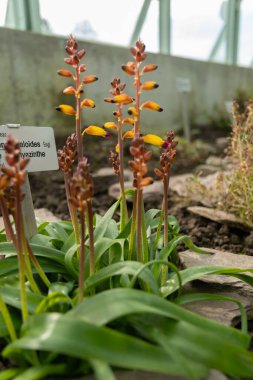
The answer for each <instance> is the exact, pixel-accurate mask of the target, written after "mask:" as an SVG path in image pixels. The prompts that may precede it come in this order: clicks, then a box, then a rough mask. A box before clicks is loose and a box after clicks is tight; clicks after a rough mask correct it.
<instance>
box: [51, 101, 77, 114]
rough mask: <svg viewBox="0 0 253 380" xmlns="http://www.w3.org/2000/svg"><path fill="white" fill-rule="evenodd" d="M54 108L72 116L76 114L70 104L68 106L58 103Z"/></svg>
mask: <svg viewBox="0 0 253 380" xmlns="http://www.w3.org/2000/svg"><path fill="white" fill-rule="evenodd" d="M55 109H56V111H60V112H62V113H64V114H65V115H71V116H74V115H75V114H76V111H75V109H74V108H73V107H72V106H69V105H68V104H60V105H59V106H58V107H56V108H55Z"/></svg>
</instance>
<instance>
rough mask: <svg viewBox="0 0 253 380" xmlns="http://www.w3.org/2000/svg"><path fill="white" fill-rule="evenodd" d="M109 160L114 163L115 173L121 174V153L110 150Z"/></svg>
mask: <svg viewBox="0 0 253 380" xmlns="http://www.w3.org/2000/svg"><path fill="white" fill-rule="evenodd" d="M109 160H110V161H111V163H112V167H113V170H114V173H115V174H116V175H119V172H120V159H119V155H118V154H117V153H114V152H112V151H111V152H110V157H109Z"/></svg>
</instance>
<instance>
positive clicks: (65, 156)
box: [56, 36, 176, 299]
mask: <svg viewBox="0 0 253 380" xmlns="http://www.w3.org/2000/svg"><path fill="white" fill-rule="evenodd" d="M66 52H67V54H68V55H69V57H68V58H65V62H66V63H67V64H68V65H70V66H72V67H73V69H74V70H73V71H74V72H73V71H69V70H65V69H61V70H59V71H58V74H59V75H61V76H64V77H68V78H70V77H71V78H72V79H73V80H74V82H75V87H73V86H68V87H67V88H66V89H65V90H64V91H63V93H65V94H71V95H74V96H75V99H76V108H74V107H72V106H69V105H67V104H61V105H60V106H59V107H57V108H56V109H57V110H58V111H61V112H63V113H64V114H66V115H71V116H75V118H76V132H75V134H72V135H71V136H69V137H68V139H67V141H66V146H65V147H64V148H63V149H62V150H59V152H58V158H59V165H60V168H61V170H62V171H63V173H64V180H65V187H66V195H67V199H68V205H69V212H70V216H71V219H72V221H73V226H74V230H75V236H76V243H77V244H81V246H82V244H84V238H83V237H82V236H81V235H82V233H85V232H84V231H85V224H83V223H84V222H83V221H81V218H83V215H84V210H85V213H86V215H87V224H88V226H89V249H90V274H93V273H94V271H95V259H94V257H95V252H94V237H93V224H92V209H91V197H92V192H91V191H88V193H89V194H90V197H86V199H85V200H82V202H83V204H82V207H80V199H79V200H77V198H78V196H79V195H80V194H79V195H77V189H79V188H81V185H80V184H81V183H82V186H87V188H88V187H89V186H90V184H91V177H89V178H90V179H89V181H87V178H86V179H85V180H84V179H83V180H82V181H81V179H80V169H77V171H78V172H79V175H77V176H78V178H79V180H78V181H77V182H78V183H79V185H77V183H76V185H75V186H73V176H75V175H74V164H75V160H76V157H77V158H78V161H79V163H80V162H81V161H82V162H83V136H84V135H85V134H90V135H94V136H102V137H107V136H108V135H109V134H108V132H107V131H106V130H108V129H109V130H116V131H117V140H118V143H117V146H116V148H115V152H111V155H110V159H111V161H112V164H113V167H114V171H115V173H116V174H117V176H118V179H119V184H120V190H121V213H120V225H119V230H120V232H122V231H123V230H124V228H125V227H126V226H127V224H128V223H129V216H128V209H127V202H126V195H125V188H124V149H123V143H124V140H125V139H132V146H131V148H130V153H131V155H132V157H133V159H132V160H130V161H129V166H130V169H131V170H132V172H133V177H134V179H133V188H134V196H133V198H134V199H133V210H132V217H131V220H130V223H131V227H130V233H129V236H128V242H129V250H128V259H129V260H132V259H133V258H134V259H136V260H137V261H140V262H144V263H147V262H148V261H149V259H150V255H149V247H148V240H147V233H146V226H145V210H144V203H143V188H144V187H145V186H148V185H150V184H152V183H153V178H152V177H150V176H147V174H148V165H147V164H148V161H149V160H150V158H151V155H152V152H151V151H150V150H147V149H146V145H145V144H151V145H154V146H158V147H160V148H162V149H163V150H164V152H163V153H162V155H163V156H164V155H166V153H165V152H167V151H168V149H169V147H170V148H171V143H169V140H168V139H169V138H167V140H163V139H162V138H161V137H159V136H157V135H154V134H142V133H141V118H140V115H141V111H142V110H143V109H147V110H151V111H157V112H161V111H163V109H162V108H161V107H160V105H159V104H157V103H155V102H153V101H145V102H143V103H141V93H142V92H143V91H150V90H153V89H156V88H158V87H159V85H158V83H157V82H155V81H145V82H142V76H143V75H144V74H147V73H150V72H152V71H154V70H156V69H157V66H156V65H154V64H148V65H145V66H143V67H142V65H143V62H144V60H145V59H146V53H145V45H144V44H143V42H142V41H140V40H139V41H137V42H136V45H135V47H134V48H132V49H131V53H132V56H133V59H134V61H133V62H132V61H131V62H128V63H127V64H125V65H122V69H123V71H124V72H125V73H126V74H128V75H130V76H133V78H134V81H133V85H134V87H135V95H134V96H131V95H129V94H128V93H126V91H125V88H126V85H125V84H124V83H122V82H121V80H120V78H119V77H115V78H113V79H112V81H111V89H110V94H111V95H112V97H106V98H105V99H104V100H105V102H107V103H111V104H114V105H116V107H117V108H116V109H115V110H114V111H113V112H112V114H113V116H114V119H116V120H115V121H107V122H105V123H104V125H103V127H100V126H96V125H90V126H88V127H86V128H85V129H84V130H83V131H81V124H82V122H81V109H82V108H84V107H87V108H94V107H95V103H94V102H93V101H92V100H90V99H84V100H81V95H82V94H83V92H84V90H83V86H84V84H88V83H92V82H94V81H95V80H97V77H96V76H94V75H90V76H87V77H85V78H84V79H81V77H80V74H81V73H82V72H84V71H85V70H86V67H85V65H84V64H81V63H80V61H81V59H82V58H83V56H84V54H85V52H84V50H79V51H78V45H77V42H76V40H75V39H74V37H73V36H70V38H69V39H68V41H67V46H66ZM131 104H132V105H131ZM126 105H130V107H129V108H128V110H127V115H126V117H124V108H123V106H126ZM125 124H128V125H129V124H130V125H131V126H132V127H133V129H132V130H127V131H126V132H125V133H124V132H123V126H124V125H125ZM172 145H173V149H174V151H173V152H174V153H173V159H174V156H175V145H176V144H175V143H173V144H172ZM173 159H172V158H171V159H170V165H171V163H172V161H173ZM165 161H166V159H165V158H164V159H163V160H162V161H161V162H165ZM166 162H167V161H166ZM86 164H87V162H86ZM87 165H88V164H87ZM168 165H169V164H168ZM168 165H167V166H168ZM165 166H166V165H165V164H164V167H165ZM166 170H167V169H166ZM168 172H169V171H167V172H166V174H164V176H163V182H164V201H163V211H162V214H163V215H164V236H165V237H164V244H165V245H166V244H167V243H168V233H167V232H166V231H165V230H166V229H168V204H167V196H168V176H169V175H168ZM160 178H162V177H161V176H160ZM74 189H75V190H74ZM73 191H74V193H75V195H74V196H73V194H72V192H73ZM83 191H84V189H83ZM84 204H85V205H84ZM77 211H78V212H79V216H80V218H79V220H80V225H81V234H80V231H79V228H78V223H77V217H76V215H77ZM160 227H161V226H160ZM157 236H158V235H157ZM80 251H81V252H84V249H83V248H82V247H81V248H80ZM78 252H79V250H78V251H77V254H78V256H79V259H81V260H84V254H83V253H82V254H80V255H79V253H78ZM83 265H84V264H83V263H80V268H82V267H83ZM80 273H82V270H81V269H80ZM81 276H83V274H81ZM82 281H83V279H82ZM79 285H80V281H79ZM79 299H81V297H80V294H79Z"/></svg>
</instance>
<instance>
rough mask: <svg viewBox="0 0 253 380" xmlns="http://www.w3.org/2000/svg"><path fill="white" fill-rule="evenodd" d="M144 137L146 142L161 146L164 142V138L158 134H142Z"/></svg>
mask: <svg viewBox="0 0 253 380" xmlns="http://www.w3.org/2000/svg"><path fill="white" fill-rule="evenodd" d="M142 138H143V141H144V142H145V143H146V144H152V145H155V146H160V147H161V146H162V145H163V144H164V140H163V139H162V138H161V137H159V136H157V135H152V134H148V135H144V136H142Z"/></svg>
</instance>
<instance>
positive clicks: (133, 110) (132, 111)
mask: <svg viewBox="0 0 253 380" xmlns="http://www.w3.org/2000/svg"><path fill="white" fill-rule="evenodd" d="M127 113H128V115H131V116H134V117H137V116H138V111H137V110H136V108H135V107H130V108H128V111H127Z"/></svg>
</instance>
